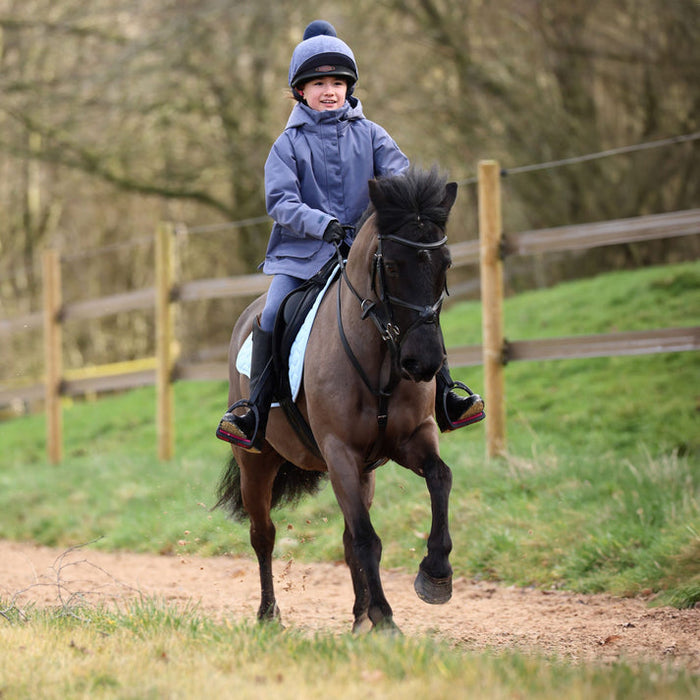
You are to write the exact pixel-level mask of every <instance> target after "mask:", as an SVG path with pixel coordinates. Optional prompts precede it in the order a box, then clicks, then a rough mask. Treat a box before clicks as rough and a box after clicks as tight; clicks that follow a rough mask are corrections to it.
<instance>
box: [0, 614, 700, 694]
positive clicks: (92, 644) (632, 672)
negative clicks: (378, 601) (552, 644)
mask: <svg viewBox="0 0 700 700" xmlns="http://www.w3.org/2000/svg"><path fill="white" fill-rule="evenodd" d="M3 609H4V610H5V611H6V612H5V615H6V617H5V619H4V620H3V619H0V650H2V655H3V663H2V664H1V665H0V695H2V697H3V698H38V697H41V698H45V699H46V700H52V699H53V698H56V699H59V698H60V699H61V700H63V699H64V698H85V697H90V698H130V697H139V698H162V697H173V698H175V697H177V698H190V697H191V698H195V697H202V692H203V689H204V688H206V694H207V695H210V696H212V697H236V698H256V699H257V698H268V697H269V698H282V699H284V698H299V697H302V698H328V697H341V696H342V697H343V698H347V699H348V700H352V699H354V698H358V699H359V698H366V697H367V696H368V694H369V695H370V696H371V697H374V698H392V699H393V698H416V697H436V698H447V697H454V696H455V694H456V695H457V697H488V698H494V699H498V698H504V699H505V698H542V699H545V698H551V699H553V700H554V699H555V698H556V699H558V698H560V697H566V698H573V699H579V698H580V699H584V698H585V699H586V700H589V699H590V698H612V697H615V698H617V697H635V698H639V699H640V700H645V699H646V698H666V697H673V698H677V699H679V700H682V699H684V698H693V697H697V694H698V692H700V678H699V677H698V676H693V675H691V674H689V673H687V672H684V671H678V670H672V669H671V668H668V667H660V666H656V665H649V664H639V665H635V666H629V665H626V664H614V665H610V666H593V665H580V664H571V663H567V662H565V661H563V660H561V659H548V658H545V657H543V656H537V655H524V654H521V653H516V652H510V653H498V652H495V651H494V652H481V653H474V652H469V651H465V650H464V649H460V648H455V647H450V646H448V645H447V644H444V643H441V642H438V641H435V640H431V639H428V638H422V639H412V638H408V637H396V636H386V635H381V634H375V635H366V636H362V637H357V636H352V635H350V634H345V635H339V636H328V635H326V636H320V635H319V636H314V637H309V636H305V635H302V634H301V633H299V632H295V631H285V630H282V629H281V628H280V627H278V626H275V625H265V626H261V625H256V626H252V625H239V624H233V625H232V624H230V623H228V622H227V621H224V622H223V623H215V622H213V621H211V620H210V619H207V618H205V617H202V616H200V615H199V614H198V613H197V610H196V609H191V610H186V611H184V612H183V611H177V610H175V609H173V608H170V607H167V606H164V605H162V604H159V603H155V602H153V601H142V602H141V603H137V604H133V605H131V606H129V607H127V608H125V609H122V610H106V609H99V608H97V609H95V608H89V609H81V608H75V609H70V610H66V609H59V610H57V611H41V610H39V611H34V610H32V611H29V612H28V613H25V617H23V618H21V619H20V618H19V617H18V616H16V615H15V616H13V614H12V611H11V610H9V611H8V609H7V608H6V607H4V606H3V604H2V602H1V601H0V611H2V610H3Z"/></svg>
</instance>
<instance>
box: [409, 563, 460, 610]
mask: <svg viewBox="0 0 700 700" xmlns="http://www.w3.org/2000/svg"><path fill="white" fill-rule="evenodd" d="M413 588H414V589H415V591H416V594H417V595H418V597H419V598H420V599H421V600H422V601H424V602H425V603H430V604H431V605H442V604H444V603H446V602H447V601H448V600H449V599H450V598H451V597H452V576H451V575H450V576H448V577H447V578H433V577H432V576H429V575H428V574H426V573H425V571H423V569H418V575H417V576H416V580H415V581H414V582H413Z"/></svg>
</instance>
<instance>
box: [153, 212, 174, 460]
mask: <svg viewBox="0 0 700 700" xmlns="http://www.w3.org/2000/svg"><path fill="white" fill-rule="evenodd" d="M173 231H174V230H173V226H172V224H168V223H161V224H160V225H159V226H158V229H157V231H156V247H155V250H156V408H157V410H156V420H157V435H158V459H160V460H161V461H167V460H169V459H172V457H173V453H174V419H175V411H174V407H173V384H172V382H173V370H174V367H175V340H174V325H175V324H174V303H173V301H172V289H173V275H174V269H175V256H174V245H173Z"/></svg>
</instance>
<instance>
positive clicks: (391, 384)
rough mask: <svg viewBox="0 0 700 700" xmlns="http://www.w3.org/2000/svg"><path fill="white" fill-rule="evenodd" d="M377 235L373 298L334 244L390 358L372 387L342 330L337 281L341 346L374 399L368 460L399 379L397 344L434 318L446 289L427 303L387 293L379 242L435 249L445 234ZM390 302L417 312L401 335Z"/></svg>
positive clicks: (365, 314)
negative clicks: (417, 237)
mask: <svg viewBox="0 0 700 700" xmlns="http://www.w3.org/2000/svg"><path fill="white" fill-rule="evenodd" d="M377 238H378V246H377V252H376V253H375V254H374V263H373V266H372V291H373V292H374V293H375V295H376V296H377V300H373V299H369V298H366V297H363V296H362V295H361V294H360V293H359V292H358V291H357V290H356V289H355V287H354V286H353V285H352V283H351V282H350V279H349V278H348V276H347V272H346V269H345V268H346V261H345V260H344V259H343V256H342V254H341V252H340V248H339V246H338V245H337V244H336V254H337V258H338V264H339V266H340V272H341V275H342V278H343V280H344V281H345V284H346V285H347V287H348V289H349V290H350V291H351V292H352V294H353V296H354V297H355V298H356V299H357V301H358V302H359V303H360V309H361V311H362V313H361V315H360V318H361V319H362V320H363V321H364V320H365V319H367V318H369V319H371V320H372V322H373V323H374V325H375V327H376V328H377V331H378V332H379V337H380V338H381V339H382V341H383V342H384V343H386V345H387V348H388V350H389V356H390V358H391V365H390V370H389V377H388V379H387V381H386V383H385V384H384V386H380V387H379V388H375V387H374V386H373V385H372V382H371V381H370V379H369V377H368V376H367V373H366V372H365V370H364V368H363V367H362V365H361V363H360V361H359V360H358V359H357V356H356V355H355V353H354V352H353V350H352V348H351V347H350V343H349V341H348V338H347V336H346V334H345V329H344V328H343V319H342V312H341V302H340V298H341V285H340V283H338V285H337V289H338V294H337V304H336V309H337V317H338V332H339V334H340V340H341V342H342V344H343V348H344V349H345V353H346V355H347V356H348V358H349V359H350V362H351V363H352V365H353V367H354V368H355V370H356V371H357V373H358V374H359V376H360V378H361V379H362V382H363V383H364V385H365V386H366V387H367V389H368V390H369V391H370V393H372V394H373V395H374V396H375V397H376V398H377V400H378V408H377V425H378V428H379V433H378V435H377V440H376V441H375V444H374V446H373V448H372V449H371V450H370V452H369V454H368V456H367V461H368V462H370V463H371V462H375V460H376V455H375V456H374V457H373V456H372V455H374V454H375V453H376V452H377V451H378V449H379V447H380V446H381V443H382V442H383V440H384V435H385V432H386V426H387V423H388V421H389V410H388V409H389V399H390V397H391V394H392V392H393V391H394V389H395V388H396V386H397V384H398V383H399V381H400V380H401V368H400V357H401V345H402V343H403V341H404V340H405V338H406V337H407V336H408V335H409V334H410V333H411V332H412V331H413V330H414V329H415V328H417V327H419V326H421V325H426V324H432V323H437V322H438V315H439V312H440V308H441V306H442V302H443V300H444V298H445V293H446V290H445V291H443V292H442V294H441V295H440V297H439V299H437V301H435V303H433V304H430V305H427V306H420V305H418V304H412V303H411V302H408V301H405V300H403V299H400V298H399V297H396V296H393V295H391V294H389V293H388V292H387V289H386V271H385V266H384V251H383V245H382V244H383V242H384V241H392V242H394V243H398V244H399V245H403V246H406V247H408V248H413V249H414V250H437V249H438V248H441V247H442V246H444V245H445V244H446V243H447V236H443V237H442V238H441V239H440V240H438V241H434V242H432V243H421V242H417V241H412V240H409V239H407V238H402V237H401V236H397V235H394V234H388V235H385V236H382V235H380V234H378V236H377ZM377 284H378V285H379V290H377ZM392 304H393V305H395V306H401V307H403V308H405V309H409V310H410V311H414V312H416V313H417V314H418V316H417V318H416V320H415V321H414V322H413V323H412V324H411V325H410V326H409V327H408V329H407V330H406V332H405V333H404V334H403V338H401V329H400V328H399V327H398V326H397V325H396V324H395V323H394V320H393V313H392ZM379 463H380V462H375V464H379ZM372 466H375V465H372Z"/></svg>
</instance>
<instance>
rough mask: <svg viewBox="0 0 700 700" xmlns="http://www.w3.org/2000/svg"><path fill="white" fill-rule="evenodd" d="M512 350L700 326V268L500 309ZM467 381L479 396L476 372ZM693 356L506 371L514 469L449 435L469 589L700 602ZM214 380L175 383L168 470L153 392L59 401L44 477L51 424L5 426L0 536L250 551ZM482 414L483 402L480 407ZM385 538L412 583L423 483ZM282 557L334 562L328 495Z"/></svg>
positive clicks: (407, 496)
mask: <svg viewBox="0 0 700 700" xmlns="http://www.w3.org/2000/svg"><path fill="white" fill-rule="evenodd" d="M505 318H506V335H507V336H508V337H509V338H511V339H513V340H516V339H517V340H520V339H527V338H539V337H546V336H551V337H555V336H564V335H574V334H585V333H597V332H606V331H612V330H636V329H643V328H662V327H670V326H691V325H700V265H699V264H697V263H687V264H682V265H675V266H669V267H665V268H652V269H644V270H641V271H637V272H625V273H615V274H610V275H605V276H601V277H598V278H595V279H591V280H585V281H580V282H572V283H567V284H563V285H560V286H558V287H556V288H553V289H549V290H543V291H539V292H530V293H527V294H522V295H520V296H518V297H515V298H513V299H508V300H507V301H506V304H505ZM480 324H481V317H480V306H479V305H478V304H476V303H459V304H455V305H454V306H453V307H452V308H450V309H449V310H448V311H447V312H445V314H444V315H443V325H444V328H445V335H446V339H447V345H448V347H449V346H454V345H459V344H465V343H471V342H476V340H477V339H478V337H479V335H480ZM455 375H456V376H458V377H459V378H461V379H463V380H464V381H466V382H467V383H468V384H469V385H470V386H472V387H473V388H475V389H476V390H479V388H480V387H481V386H483V382H482V377H481V368H478V367H477V368H465V369H461V370H458V371H455ZM699 377H700V353H697V352H686V353H676V354H660V355H649V356H642V357H620V358H600V359H591V360H568V361H550V362H537V363H536V362H522V363H512V364H511V365H509V366H508V367H507V369H506V396H507V444H508V455H507V457H505V458H499V459H492V460H487V459H486V458H485V456H484V455H485V444H484V429H483V425H480V426H476V427H472V428H468V429H465V430H460V431H457V432H455V433H452V434H449V435H445V436H443V437H442V440H441V449H442V454H443V457H444V459H445V461H446V462H447V463H448V464H449V465H450V466H451V467H452V468H453V471H454V488H453V493H452V498H451V502H450V509H451V529H452V534H453V539H454V551H453V555H452V563H453V566H454V568H455V571H456V573H457V575H463V576H468V577H478V578H487V579H492V580H500V581H504V582H508V583H516V584H520V585H536V586H542V587H558V588H564V589H569V590H576V591H582V592H586V591H611V592H613V593H617V594H624V595H632V594H636V593H639V592H642V591H645V592H646V591H654V592H658V593H659V594H660V597H659V600H661V601H667V602H672V603H673V604H675V605H678V606H679V607H680V606H687V605H692V604H693V603H695V602H696V601H698V600H700V420H699V412H698V407H699V405H700V385H699V384H698V378H699ZM226 393H227V392H226V386H225V384H224V383H221V382H211V383H194V382H190V383H180V384H177V385H176V387H175V397H176V421H177V430H176V435H177V440H176V457H175V459H173V460H172V461H171V462H169V463H161V462H159V461H158V460H157V459H156V457H155V454H156V435H155V421H154V416H155V396H154V391H153V389H141V390H136V391H132V392H129V393H125V394H121V395H115V396H112V397H109V398H102V399H100V400H97V401H84V402H75V403H72V404H66V406H65V410H64V430H65V440H64V442H65V460H64V462H63V463H62V464H61V465H60V466H52V465H49V464H48V463H47V462H46V457H45V441H44V417H43V416H42V415H31V416H26V417H23V418H18V419H15V420H9V421H5V422H3V423H0V455H2V466H1V467H0V513H1V515H0V537H4V538H10V539H16V540H35V541H37V542H40V543H42V544H48V545H55V546H59V547H67V546H72V545H76V544H82V543H85V542H88V541H91V540H93V539H95V538H101V539H100V540H99V541H98V542H97V543H96V544H95V546H96V547H100V548H104V549H130V550H135V551H153V552H196V553H199V554H204V555H207V554H219V553H223V552H234V553H236V554H251V550H250V547H249V544H248V533H247V526H246V525H241V524H237V523H230V522H229V521H227V520H226V519H225V517H224V515H223V514H222V513H221V512H218V511H216V512H211V511H210V508H211V507H212V505H213V504H214V502H215V489H216V483H217V480H218V478H219V475H220V472H221V470H222V468H223V465H224V463H225V461H226V459H227V456H228V448H227V446H226V445H225V444H224V443H221V442H220V441H218V440H216V439H215V438H214V436H213V431H214V428H215V426H216V423H217V421H218V419H219V417H220V414H221V412H222V410H223V409H224V408H225V400H226ZM486 399H487V403H488V397H486ZM372 515H373V522H374V524H375V527H376V529H377V531H378V533H379V535H380V537H381V538H382V540H383V543H384V555H383V564H384V565H385V566H390V567H396V566H401V567H407V568H409V569H414V568H415V566H416V565H417V563H418V562H419V561H420V559H421V558H422V556H423V552H424V548H425V533H426V532H427V530H428V528H429V520H430V506H429V502H428V498H427V492H426V489H425V485H424V484H423V483H422V482H421V480H420V479H418V478H417V477H416V476H414V475H413V474H410V473H409V472H406V471H405V470H403V469H401V468H399V467H397V466H395V465H387V466H386V467H383V468H382V469H380V470H379V472H378V476H377V494H376V498H375V505H374V506H373V509H372ZM275 518H276V521H277V524H278V532H283V533H284V535H283V536H282V535H280V542H279V544H278V548H277V556H282V557H294V558H295V559H298V560H301V561H316V560H340V559H342V542H341V533H342V519H341V517H340V515H339V512H338V508H337V506H336V504H335V500H334V497H333V494H332V492H331V489H330V488H329V487H327V488H325V489H324V490H323V491H322V492H321V494H319V496H318V497H316V498H314V499H308V500H306V501H303V502H302V503H301V504H300V505H299V506H298V507H297V508H296V509H294V510H289V509H287V510H281V511H279V512H278V513H277V515H276V516H275Z"/></svg>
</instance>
